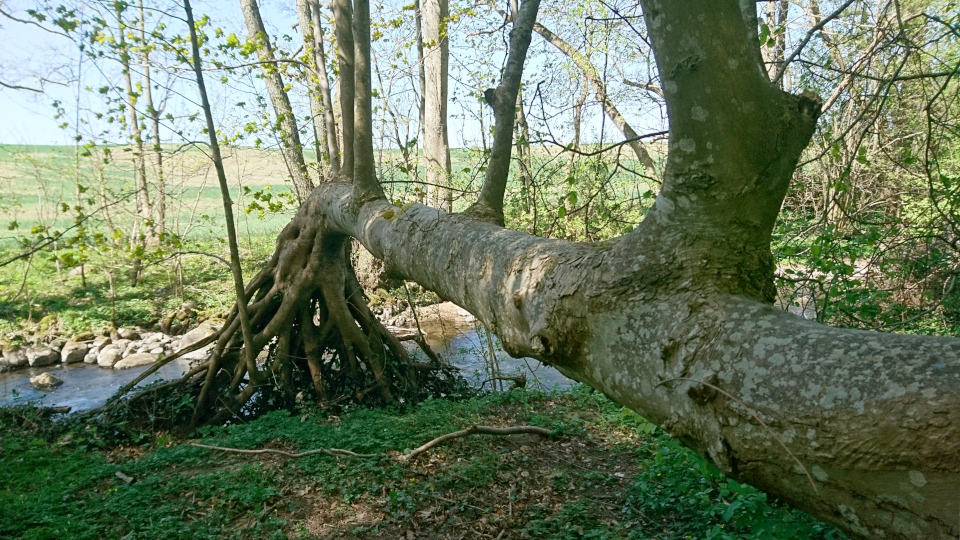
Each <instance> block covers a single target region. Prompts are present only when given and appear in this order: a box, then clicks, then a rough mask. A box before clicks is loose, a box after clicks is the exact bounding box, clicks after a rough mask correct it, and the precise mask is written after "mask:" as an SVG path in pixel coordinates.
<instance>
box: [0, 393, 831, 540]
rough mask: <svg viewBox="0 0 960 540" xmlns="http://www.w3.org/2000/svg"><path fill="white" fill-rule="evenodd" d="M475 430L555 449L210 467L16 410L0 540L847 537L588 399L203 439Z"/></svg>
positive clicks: (502, 402)
mask: <svg viewBox="0 0 960 540" xmlns="http://www.w3.org/2000/svg"><path fill="white" fill-rule="evenodd" d="M477 423H481V424H486V425H503V426H505V425H519V424H532V425H539V426H544V427H547V428H549V429H551V430H552V431H553V433H554V436H553V437H551V438H548V439H541V438H540V437H538V436H534V435H518V436H512V437H507V438H496V437H486V436H473V437H468V438H461V439H456V440H454V441H452V442H450V443H448V444H446V445H443V446H439V447H437V448H435V449H434V450H432V451H430V452H428V453H426V454H422V455H421V456H420V457H419V458H417V459H415V460H414V461H412V462H409V463H402V462H398V461H396V460H395V459H392V458H388V457H384V458H334V457H330V456H326V455H311V456H307V457H303V458H300V459H291V458H287V457H285V456H280V455H276V454H261V455H243V454H230V453H223V452H217V451H211V450H207V449H201V448H196V447H193V446H190V444H189V443H190V442H191V441H189V440H174V439H172V438H171V437H167V436H164V435H163V434H140V435H139V436H134V437H133V438H132V439H130V438H127V439H126V442H123V443H121V444H119V445H118V444H117V443H116V442H115V441H114V442H110V443H108V442H107V440H108V439H109V438H110V437H111V433H109V432H107V431H104V430H103V429H102V428H101V429H100V430H99V431H98V430H97V429H94V428H91V427H86V428H85V427H83V426H80V425H69V424H61V425H57V424H53V425H51V424H49V423H45V422H43V421H40V420H36V419H30V418H29V414H26V415H25V413H24V412H23V411H22V410H20V411H14V410H6V411H2V412H0V537H3V538H25V539H26V538H30V539H47V538H50V539H53V538H71V539H83V538H92V539H93V538H190V539H199V538H218V539H219V538H329V539H334V538H336V539H339V538H389V539H397V538H435V539H447V538H537V539H539V538H547V539H568V538H569V539H575V538H590V539H619V538H634V539H647V538H651V539H652V538H657V539H673V538H676V539H687V538H840V537H841V536H840V535H838V533H836V532H834V531H832V529H830V528H829V527H827V526H825V525H823V524H821V523H818V522H816V521H814V520H812V519H811V518H809V517H807V516H806V515H804V514H802V513H800V512H798V511H796V510H791V509H789V508H786V507H784V506H782V505H779V504H776V503H775V502H771V501H768V500H767V498H766V496H765V495H763V494H761V493H758V492H757V491H755V490H753V489H752V488H749V487H746V486H741V485H739V484H737V483H736V482H733V481H730V480H726V479H725V478H723V477H722V476H721V475H720V474H719V473H718V472H717V471H715V470H714V469H712V468H711V467H710V466H708V465H707V464H706V463H705V462H703V461H702V460H701V459H700V458H699V457H697V456H695V455H694V454H692V453H690V452H688V451H686V450H684V449H682V448H681V447H680V446H679V445H678V444H677V443H675V442H673V441H671V440H669V439H668V438H667V437H666V436H665V435H663V434H662V433H661V432H659V431H658V430H657V429H655V428H653V426H651V425H650V424H648V423H646V422H645V421H643V420H642V419H641V418H639V417H637V416H636V415H634V414H633V413H630V412H629V411H624V410H622V409H620V408H619V407H617V406H616V405H614V404H613V403H612V402H610V401H608V400H607V399H605V398H603V397H602V396H600V395H598V394H595V393H590V392H588V391H586V390H583V389H578V390H574V391H572V392H570V393H567V394H557V395H549V394H538V393H530V392H524V391H522V390H520V391H513V392H510V393H506V394H499V395H488V396H484V397H478V398H474V399H470V400H466V401H460V402H453V401H447V400H430V401H426V402H424V403H422V404H420V405H418V406H416V407H412V408H410V409H409V410H406V411H397V410H365V409H362V410H353V411H348V412H346V413H343V414H341V416H340V417H336V416H330V415H328V414H325V413H324V412H323V411H317V410H310V409H303V410H300V411H297V412H295V413H290V412H285V411H280V412H274V413H270V414H267V415H265V416H263V417H261V418H259V419H257V420H255V421H253V422H251V423H248V424H242V425H232V426H225V427H217V428H207V429H206V430H204V431H203V432H202V434H201V435H200V437H199V438H198V439H196V441H197V442H201V443H205V444H212V445H218V446H226V447H233V448H243V449H259V448H275V449H283V450H286V451H305V450H309V449H313V448H317V447H336V448H345V449H350V450H354V451H357V452H371V453H372V452H391V451H399V452H402V451H404V450H407V449H410V448H414V447H416V446H418V445H420V444H422V443H423V442H425V441H427V440H429V439H431V438H433V437H435V436H437V435H440V434H443V433H446V432H449V431H454V430H456V429H460V428H463V427H465V426H468V425H471V424H477ZM137 439H142V440H140V442H139V444H132V443H131V440H137ZM118 472H119V473H122V474H123V475H126V476H128V477H130V478H133V482H132V483H127V482H125V481H124V480H123V479H121V478H120V477H118V475H117V473H118Z"/></svg>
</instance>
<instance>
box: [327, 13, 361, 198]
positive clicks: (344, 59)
mask: <svg viewBox="0 0 960 540" xmlns="http://www.w3.org/2000/svg"><path fill="white" fill-rule="evenodd" d="M330 5H331V7H332V8H333V24H334V26H333V29H334V33H335V34H336V37H337V67H338V68H339V75H338V78H337V80H338V81H339V83H340V84H338V85H337V90H338V93H339V101H340V119H341V124H340V133H341V135H342V136H343V144H342V145H341V148H342V149H343V160H342V161H341V162H340V176H341V178H343V179H346V180H352V179H353V164H354V158H353V100H354V95H355V94H356V91H355V87H354V71H355V70H354V62H353V48H354V45H353V26H352V25H353V5H352V4H351V2H350V0H331V2H330Z"/></svg>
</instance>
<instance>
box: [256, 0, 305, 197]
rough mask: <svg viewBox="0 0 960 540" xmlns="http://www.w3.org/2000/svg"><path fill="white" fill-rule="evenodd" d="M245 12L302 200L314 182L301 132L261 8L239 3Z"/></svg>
mask: <svg viewBox="0 0 960 540" xmlns="http://www.w3.org/2000/svg"><path fill="white" fill-rule="evenodd" d="M240 7H241V9H242V11H243V20H244V21H245V22H246V25H247V32H248V33H249V36H248V39H249V40H250V41H252V42H253V43H255V44H256V45H257V58H258V59H259V60H260V62H261V64H260V72H261V73H262V74H263V82H264V85H265V86H266V87H267V94H268V95H269V96H270V103H271V104H272V105H273V110H274V112H275V113H276V115H277V127H278V128H279V130H280V143H281V148H280V151H281V152H282V153H283V158H284V161H286V163H287V170H288V172H289V173H290V178H291V180H292V181H293V189H294V191H295V192H296V194H297V197H298V198H300V199H301V200H302V199H303V198H305V197H306V196H307V195H308V194H309V193H310V190H311V189H313V180H311V179H310V175H309V173H308V172H307V164H306V161H304V159H303V146H302V145H301V144H300V131H299V128H298V126H297V119H296V117H295V116H294V113H293V108H292V107H291V106H290V98H289V97H287V91H286V90H285V88H284V84H283V77H281V76H280V70H279V69H278V67H277V64H276V59H275V58H274V54H273V46H272V45H271V44H270V39H269V37H268V36H267V30H266V27H264V25H263V19H262V18H261V17H260V7H259V6H258V5H257V0H240Z"/></svg>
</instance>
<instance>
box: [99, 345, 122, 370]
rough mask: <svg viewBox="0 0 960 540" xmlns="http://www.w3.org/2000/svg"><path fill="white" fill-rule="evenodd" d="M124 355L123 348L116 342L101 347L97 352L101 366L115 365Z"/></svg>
mask: <svg viewBox="0 0 960 540" xmlns="http://www.w3.org/2000/svg"><path fill="white" fill-rule="evenodd" d="M122 357H123V348H121V346H120V345H117V344H116V343H111V344H110V345H107V346H105V347H104V348H102V349H100V352H99V353H98V354H97V365H98V366H100V367H113V365H114V364H116V363H117V361H119V360H120V358H122Z"/></svg>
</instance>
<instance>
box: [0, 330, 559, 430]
mask: <svg viewBox="0 0 960 540" xmlns="http://www.w3.org/2000/svg"><path fill="white" fill-rule="evenodd" d="M423 331H424V334H425V336H426V338H427V342H428V343H429V344H430V346H431V347H433V349H434V350H435V351H437V352H438V353H439V354H440V356H441V357H443V358H445V359H447V360H449V361H450V362H451V363H452V364H453V365H455V366H457V367H458V368H460V369H461V370H462V371H463V376H464V378H466V379H467V380H468V381H470V382H471V384H474V385H475V386H480V385H481V384H484V387H485V388H486V389H490V388H491V385H492V384H493V383H491V382H485V381H487V380H488V379H489V378H490V375H489V373H488V372H487V371H486V369H487V365H488V361H487V358H489V356H488V355H489V344H488V342H487V339H486V335H485V334H484V333H483V330H482V329H477V328H463V325H461V326H460V327H456V326H454V325H452V324H446V325H444V324H443V323H442V322H441V323H439V324H432V325H431V324H426V325H424V327H423ZM494 350H495V355H496V357H497V358H498V359H499V366H500V373H501V374H503V375H516V374H518V373H526V376H527V388H535V389H543V390H554V389H563V388H568V387H570V386H571V385H573V384H576V383H575V382H574V381H572V380H570V379H568V378H566V377H564V376H563V375H562V374H561V373H560V372H559V371H557V370H556V369H554V368H552V367H549V366H545V365H543V364H541V363H540V362H538V361H536V360H534V359H532V358H525V359H524V358H521V359H517V358H510V357H509V356H508V355H506V354H505V353H504V352H503V351H501V350H500V349H499V344H498V343H497V342H496V341H495V338H494ZM188 364H189V362H188V361H185V360H175V361H173V362H171V363H169V364H167V365H165V366H163V367H162V368H160V369H159V370H158V371H157V372H156V373H154V374H153V375H151V376H150V377H148V378H147V379H146V380H144V381H143V382H141V383H140V385H141V386H143V385H148V384H150V383H152V382H155V381H157V380H160V379H165V380H170V379H174V378H177V377H179V376H181V375H182V374H183V373H185V372H186V369H187V367H188ZM147 367H149V366H143V367H138V368H131V369H124V370H115V369H108V368H101V367H98V366H97V365H96V364H93V365H87V364H72V365H63V364H60V365H56V366H48V367H44V368H25V369H20V370H17V371H10V372H7V373H0V406H9V405H17V404H23V403H28V402H37V403H39V404H42V405H44V406H49V407H70V408H71V410H72V411H74V412H76V411H84V410H89V409H94V408H96V407H99V406H100V405H103V404H104V403H105V402H106V400H107V398H109V397H110V396H112V395H113V394H114V393H115V392H116V391H117V390H119V389H120V388H121V387H122V386H123V385H125V384H127V383H128V382H130V381H132V380H133V379H135V378H136V377H137V376H138V375H140V374H141V373H143V372H144V371H146V369H147ZM44 372H49V373H51V374H52V375H54V376H55V377H57V378H58V379H60V380H62V381H63V384H62V385H61V386H59V387H58V388H56V389H53V390H45V391H41V390H37V389H36V388H34V387H33V386H31V385H30V377H33V376H34V375H39V374H41V373H44ZM509 384H510V381H504V382H503V387H504V388H507V387H509Z"/></svg>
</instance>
